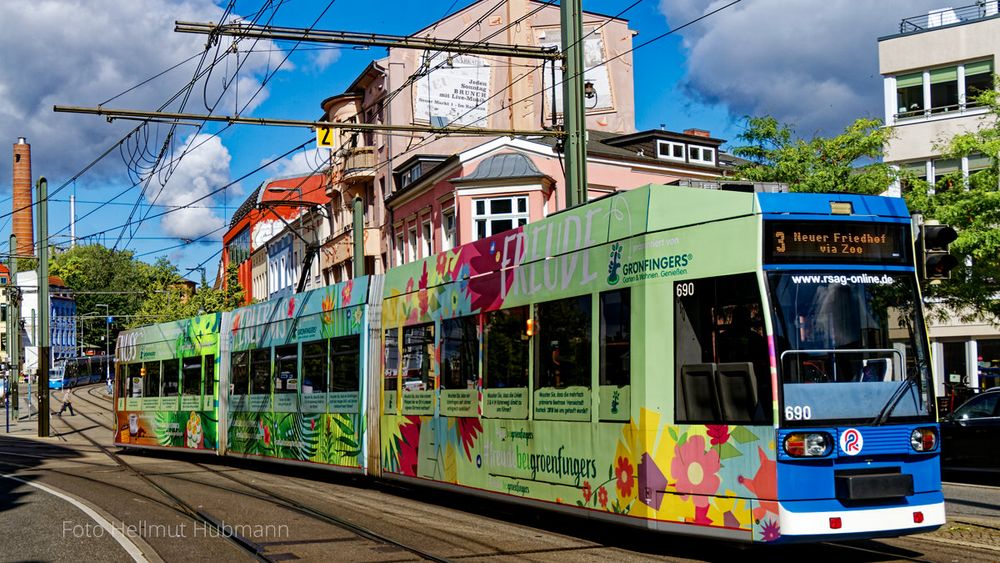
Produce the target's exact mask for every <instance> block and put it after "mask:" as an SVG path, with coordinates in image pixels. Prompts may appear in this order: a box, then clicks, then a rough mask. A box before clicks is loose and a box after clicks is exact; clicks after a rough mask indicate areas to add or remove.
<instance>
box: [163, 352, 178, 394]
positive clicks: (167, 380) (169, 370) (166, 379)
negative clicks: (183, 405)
mask: <svg viewBox="0 0 1000 563" xmlns="http://www.w3.org/2000/svg"><path fill="white" fill-rule="evenodd" d="M162 370H163V375H162V378H163V396H164V397H176V396H177V392H178V391H179V387H180V379H181V378H180V362H178V361H177V360H164V361H163V367H162Z"/></svg>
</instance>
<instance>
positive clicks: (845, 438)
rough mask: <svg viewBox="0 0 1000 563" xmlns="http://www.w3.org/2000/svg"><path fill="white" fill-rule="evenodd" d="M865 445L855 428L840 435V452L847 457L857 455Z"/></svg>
mask: <svg viewBox="0 0 1000 563" xmlns="http://www.w3.org/2000/svg"><path fill="white" fill-rule="evenodd" d="M864 445H865V440H864V438H863V437H862V436H861V432H858V430H857V429H856V428H848V429H847V430H844V432H843V433H842V434H841V435H840V451H842V452H844V453H845V454H847V455H858V454H859V453H861V448H863V447H864Z"/></svg>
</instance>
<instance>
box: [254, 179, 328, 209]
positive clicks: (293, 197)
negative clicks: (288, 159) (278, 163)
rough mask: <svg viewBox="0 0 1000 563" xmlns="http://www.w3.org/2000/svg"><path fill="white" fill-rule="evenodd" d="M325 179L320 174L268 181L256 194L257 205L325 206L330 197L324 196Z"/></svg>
mask: <svg viewBox="0 0 1000 563" xmlns="http://www.w3.org/2000/svg"><path fill="white" fill-rule="evenodd" d="M326 178H327V176H326V174H325V173H322V172H321V173H319V174H312V175H310V176H291V177H288V178H279V179H275V180H270V181H268V182H267V183H266V187H265V188H264V189H263V190H261V191H259V192H258V195H257V204H258V205H259V204H261V203H274V202H290V203H299V202H301V203H311V204H315V205H325V204H327V203H329V202H330V196H328V195H326ZM262 185H263V184H262Z"/></svg>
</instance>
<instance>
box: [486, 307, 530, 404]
mask: <svg viewBox="0 0 1000 563" xmlns="http://www.w3.org/2000/svg"><path fill="white" fill-rule="evenodd" d="M527 324H528V307H515V308H513V309H503V310H500V311H491V312H489V313H486V315H485V319H484V325H483V357H484V361H485V364H486V373H484V374H483V386H484V387H486V388H489V389H496V388H500V387H514V388H527V387H528V343H529V342H531V340H530V337H529V336H528V335H527V333H526V332H525V328H526V327H527Z"/></svg>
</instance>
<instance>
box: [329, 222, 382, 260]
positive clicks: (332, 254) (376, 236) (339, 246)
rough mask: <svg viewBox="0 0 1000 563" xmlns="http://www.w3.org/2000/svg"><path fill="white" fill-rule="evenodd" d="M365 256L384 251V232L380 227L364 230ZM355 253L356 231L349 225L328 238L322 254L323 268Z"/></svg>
mask: <svg viewBox="0 0 1000 563" xmlns="http://www.w3.org/2000/svg"><path fill="white" fill-rule="evenodd" d="M363 237H364V239H363V240H364V250H365V256H378V255H379V253H380V252H381V251H382V238H381V237H382V233H381V231H380V230H379V229H378V228H371V227H365V229H364V231H363ZM353 255H354V232H353V231H352V230H351V228H350V227H349V226H345V227H343V228H341V229H338V232H337V233H335V234H334V235H333V236H331V237H330V238H329V239H327V241H326V244H324V245H323V249H322V251H321V254H320V265H321V266H322V268H323V269H326V268H329V267H331V266H333V265H336V264H340V263H341V262H343V261H345V260H348V259H350V258H351V257H352V256H353Z"/></svg>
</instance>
